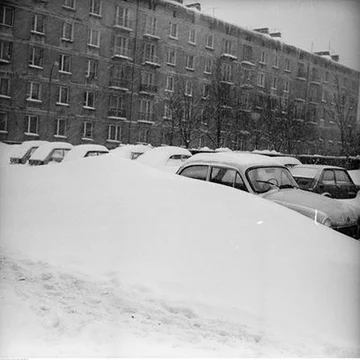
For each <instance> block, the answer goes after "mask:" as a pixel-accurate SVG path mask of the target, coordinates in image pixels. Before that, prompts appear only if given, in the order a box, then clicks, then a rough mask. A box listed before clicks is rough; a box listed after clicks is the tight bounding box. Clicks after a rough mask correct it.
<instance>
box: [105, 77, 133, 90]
mask: <svg viewBox="0 0 360 360" xmlns="http://www.w3.org/2000/svg"><path fill="white" fill-rule="evenodd" d="M110 86H113V87H117V88H122V89H128V88H129V80H128V79H117V78H112V79H110Z"/></svg>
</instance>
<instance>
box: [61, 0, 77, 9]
mask: <svg viewBox="0 0 360 360" xmlns="http://www.w3.org/2000/svg"><path fill="white" fill-rule="evenodd" d="M63 6H64V7H67V8H69V9H75V0H63Z"/></svg>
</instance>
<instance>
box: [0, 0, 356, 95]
mask: <svg viewBox="0 0 360 360" xmlns="http://www.w3.org/2000/svg"><path fill="white" fill-rule="evenodd" d="M63 6H65V7H66V8H71V9H75V6H76V2H75V1H64V3H63ZM0 9H1V14H0V17H1V18H2V19H3V20H2V21H3V23H2V24H7V25H9V24H8V22H9V21H10V20H9V19H13V15H14V14H13V9H12V8H10V7H6V6H1V7H0ZM90 13H91V14H96V15H100V14H101V1H100V0H91V1H90ZM6 19H8V20H6ZM6 21H7V22H6ZM12 21H13V20H11V21H10V23H11V24H12ZM115 26H119V27H124V28H128V29H131V26H132V21H131V10H130V9H128V8H125V7H122V6H117V8H116V22H115ZM178 26H179V24H177V23H174V22H170V24H169V36H170V38H173V39H177V38H178V32H179V31H178V30H179V29H178ZM32 32H34V33H36V34H42V35H44V34H45V17H44V15H40V14H34V15H33V19H32ZM100 33H101V32H100V30H98V29H91V28H89V29H88V40H87V44H88V46H90V47H95V48H99V47H100ZM145 34H146V35H150V36H155V37H158V36H157V35H156V34H157V19H156V17H154V16H150V17H148V18H147V21H146V29H145ZM61 39H62V40H65V41H73V40H74V23H73V22H67V21H66V22H64V23H63V25H62V34H61ZM189 43H191V44H196V28H195V27H191V28H190V29H189ZM235 45H236V44H235V42H234V41H232V40H230V39H223V49H222V54H223V55H224V56H229V57H230V58H233V59H235V58H237V57H236V56H235V52H236V46H235ZM205 47H206V48H208V49H214V34H211V33H210V34H207V36H206V41H205ZM131 53H132V51H131V49H130V46H129V38H127V37H126V36H121V35H117V36H116V37H115V41H114V56H123V57H128V58H131ZM144 53H145V61H151V62H158V61H159V60H158V59H159V58H158V57H157V56H156V45H155V44H147V45H145V49H144ZM267 58H268V52H267V51H266V50H262V51H261V54H260V58H259V59H258V62H259V64H261V65H266V64H267V62H268V59H267ZM1 59H2V58H1ZM243 61H246V62H250V63H251V64H254V61H255V60H254V56H253V47H252V46H251V45H249V44H244V45H243ZM167 63H168V64H169V65H176V50H174V49H170V50H169V51H168V54H167ZM297 65H298V66H297V73H296V76H297V77H300V78H306V77H307V69H306V65H305V64H304V63H302V62H299V63H298V64H297ZM272 66H273V68H275V69H279V68H280V56H279V55H278V54H273V61H272ZM186 68H188V69H192V70H193V69H194V56H193V55H189V56H188V59H187V65H186ZM284 71H287V72H291V71H292V60H291V59H289V58H285V59H284ZM329 78H330V72H329V71H325V72H324V74H323V76H322V79H321V76H320V73H319V69H317V68H315V67H314V68H313V69H312V70H311V73H310V80H311V81H314V82H319V81H321V80H323V81H324V82H329V81H330V79H329ZM333 81H334V83H335V82H337V81H338V76H337V75H335V76H334V80H333ZM347 82H348V79H347V78H346V76H345V77H344V78H343V79H342V84H341V85H342V86H345V87H347V86H348V84H347ZM355 88H356V82H355V81H353V89H355Z"/></svg>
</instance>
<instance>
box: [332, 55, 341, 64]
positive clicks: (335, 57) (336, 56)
mask: <svg viewBox="0 0 360 360" xmlns="http://www.w3.org/2000/svg"><path fill="white" fill-rule="evenodd" d="M331 60H333V61H336V62H339V60H340V56H339V55H331Z"/></svg>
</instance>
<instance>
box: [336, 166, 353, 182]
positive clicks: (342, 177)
mask: <svg viewBox="0 0 360 360" xmlns="http://www.w3.org/2000/svg"><path fill="white" fill-rule="evenodd" d="M334 172H335V179H336V183H337V185H352V181H351V179H350V177H349V175H348V173H347V172H346V171H344V170H334Z"/></svg>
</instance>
